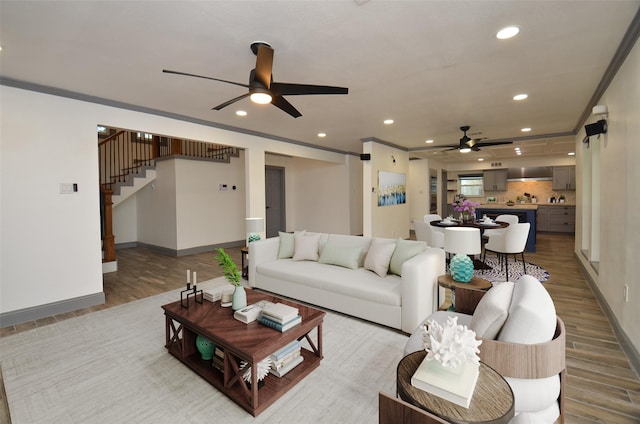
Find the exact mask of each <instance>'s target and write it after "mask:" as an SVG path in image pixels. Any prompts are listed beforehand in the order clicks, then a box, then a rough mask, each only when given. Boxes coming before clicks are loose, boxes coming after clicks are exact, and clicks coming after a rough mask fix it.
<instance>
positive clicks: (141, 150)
mask: <svg viewBox="0 0 640 424" xmlns="http://www.w3.org/2000/svg"><path fill="white" fill-rule="evenodd" d="M239 156H240V153H239V150H238V149H237V148H235V147H230V146H224V145H219V144H212V143H206V142H202V141H194V140H185V139H176V138H169V137H162V136H157V135H152V134H148V133H142V132H138V131H126V130H122V131H117V132H115V131H114V134H112V135H110V136H108V137H106V138H105V139H103V140H99V141H98V157H99V164H100V192H101V202H100V205H101V207H100V216H101V221H102V222H101V228H102V242H103V243H102V249H103V273H104V272H112V271H116V270H117V261H116V258H115V240H114V237H113V227H112V222H111V219H112V208H114V207H116V206H118V205H119V204H121V203H122V202H123V201H125V200H126V199H128V198H129V197H131V196H132V195H134V194H135V193H136V192H138V191H139V190H140V189H142V188H143V187H145V186H146V185H148V184H150V183H152V182H153V181H154V180H155V179H156V169H155V163H156V159H159V158H169V157H174V158H184V159H190V158H193V159H198V160H207V161H211V162H224V163H229V162H230V161H231V158H232V157H239ZM114 262H115V263H114ZM105 270H106V271H105Z"/></svg>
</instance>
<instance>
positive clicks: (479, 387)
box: [397, 350, 514, 424]
mask: <svg viewBox="0 0 640 424" xmlns="http://www.w3.org/2000/svg"><path fill="white" fill-rule="evenodd" d="M425 356H427V353H426V352H425V351H424V350H421V351H418V352H414V353H411V354H409V355H407V356H405V357H404V358H402V360H401V361H400V363H399V364H398V371H397V387H398V395H399V396H400V398H401V399H402V400H404V401H405V402H408V403H410V404H412V405H414V406H416V407H418V408H421V409H424V410H426V411H428V412H430V413H432V414H434V415H437V416H438V417H440V418H442V419H444V420H446V421H448V422H451V423H460V424H463V423H464V424H466V423H495V424H501V423H508V422H509V421H510V420H511V418H513V415H514V405H513V392H512V391H511V387H509V384H508V383H507V382H506V380H505V379H504V378H502V376H501V375H500V374H498V372H497V371H495V370H494V369H493V368H491V367H490V366H488V365H486V364H484V363H482V362H481V363H480V375H479V376H478V382H477V383H476V387H475V390H474V392H473V397H472V398H471V404H470V405H469V408H465V407H464V406H460V405H456V404H455V403H453V402H449V401H448V400H445V399H443V398H441V397H439V396H436V395H433V394H431V393H429V392H425V391H424V390H420V389H417V388H415V387H413V386H412V385H411V377H412V376H413V374H414V373H415V372H416V369H418V366H419V365H420V364H421V363H422V361H423V360H424V358H425Z"/></svg>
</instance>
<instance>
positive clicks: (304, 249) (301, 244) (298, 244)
mask: <svg viewBox="0 0 640 424" xmlns="http://www.w3.org/2000/svg"><path fill="white" fill-rule="evenodd" d="M293 240H294V252H293V260H294V261H317V260H318V242H319V241H320V234H313V235H304V234H294V235H293Z"/></svg>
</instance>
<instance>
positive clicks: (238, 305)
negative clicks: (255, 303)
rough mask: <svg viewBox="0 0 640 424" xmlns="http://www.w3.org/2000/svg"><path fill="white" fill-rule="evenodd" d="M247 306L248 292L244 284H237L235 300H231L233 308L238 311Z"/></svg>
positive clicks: (234, 294) (234, 292) (234, 293)
mask: <svg viewBox="0 0 640 424" xmlns="http://www.w3.org/2000/svg"><path fill="white" fill-rule="evenodd" d="M245 306H247V292H246V291H245V290H244V287H242V286H236V289H235V290H234V291H233V300H232V301H231V309H233V310H234V311H237V310H238V309H242V308H244V307H245Z"/></svg>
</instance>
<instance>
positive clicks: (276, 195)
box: [265, 166, 287, 238]
mask: <svg viewBox="0 0 640 424" xmlns="http://www.w3.org/2000/svg"><path fill="white" fill-rule="evenodd" d="M265 190H266V193H265V200H266V208H267V210H266V211H265V216H266V225H265V230H266V233H267V238H269V237H277V236H278V231H286V230H287V223H286V214H285V196H284V168H281V167H277V166H267V167H265Z"/></svg>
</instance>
